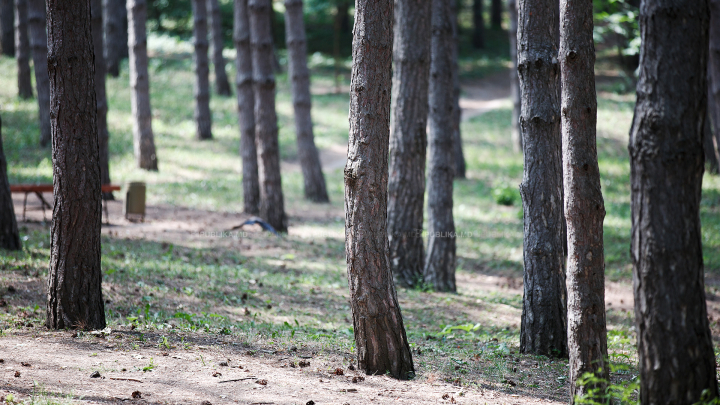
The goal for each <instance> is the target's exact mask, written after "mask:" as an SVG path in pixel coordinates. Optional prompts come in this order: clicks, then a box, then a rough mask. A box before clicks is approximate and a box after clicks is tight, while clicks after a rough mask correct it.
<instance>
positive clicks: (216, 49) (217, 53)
mask: <svg viewBox="0 0 720 405" xmlns="http://www.w3.org/2000/svg"><path fill="white" fill-rule="evenodd" d="M207 8H208V16H209V17H210V24H209V25H210V36H211V38H212V44H213V65H214V68H215V91H216V92H217V94H218V95H221V96H231V95H232V91H230V82H229V81H228V77H227V73H225V58H224V57H223V47H224V45H223V29H222V15H221V14H220V4H219V3H218V0H207Z"/></svg>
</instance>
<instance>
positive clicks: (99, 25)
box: [31, 0, 114, 200]
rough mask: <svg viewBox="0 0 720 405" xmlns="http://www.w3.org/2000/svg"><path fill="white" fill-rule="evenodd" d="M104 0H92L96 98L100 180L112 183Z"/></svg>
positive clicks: (108, 198) (111, 197)
mask: <svg viewBox="0 0 720 405" xmlns="http://www.w3.org/2000/svg"><path fill="white" fill-rule="evenodd" d="M31 1H32V0H31ZM102 2H103V0H90V7H91V13H92V34H93V50H94V53H95V99H96V101H97V134H98V147H99V150H100V181H101V184H110V163H109V152H108V139H109V134H108V127H107V112H108V103H107V96H106V92H105V74H106V71H107V67H106V65H105V53H104V49H103V10H102ZM103 198H104V199H106V200H113V199H114V197H113V194H112V192H108V193H103Z"/></svg>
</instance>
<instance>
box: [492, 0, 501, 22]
mask: <svg viewBox="0 0 720 405" xmlns="http://www.w3.org/2000/svg"><path fill="white" fill-rule="evenodd" d="M502 12H503V2H502V0H492V3H491V4H490V26H491V27H493V29H500V28H501V25H502Z"/></svg>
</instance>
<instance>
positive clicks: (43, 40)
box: [28, 0, 50, 147]
mask: <svg viewBox="0 0 720 405" xmlns="http://www.w3.org/2000/svg"><path fill="white" fill-rule="evenodd" d="M28 28H29V31H30V48H32V57H33V67H34V70H35V88H36V90H37V100H38V124H39V126H40V145H41V146H43V147H45V146H48V145H50V79H49V78H48V70H47V69H48V67H47V51H48V46H47V32H46V24H45V0H28Z"/></svg>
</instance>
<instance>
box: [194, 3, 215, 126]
mask: <svg viewBox="0 0 720 405" xmlns="http://www.w3.org/2000/svg"><path fill="white" fill-rule="evenodd" d="M206 4H207V3H206V1H205V0H192V7H193V37H194V39H193V43H194V45H195V54H194V59H195V128H196V136H197V138H198V139H200V140H204V139H212V113H211V112H210V78H209V74H210V67H209V63H208V38H207V36H208V35H207V33H208V30H207V23H208V19H207V7H206Z"/></svg>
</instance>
